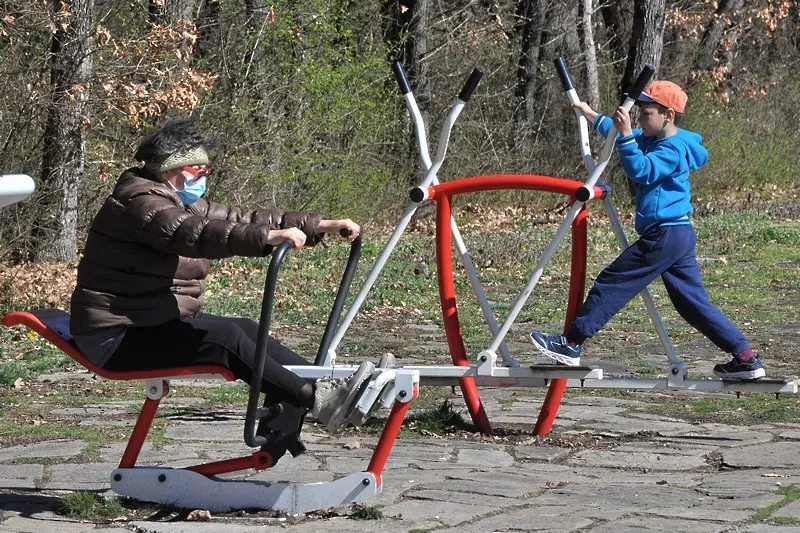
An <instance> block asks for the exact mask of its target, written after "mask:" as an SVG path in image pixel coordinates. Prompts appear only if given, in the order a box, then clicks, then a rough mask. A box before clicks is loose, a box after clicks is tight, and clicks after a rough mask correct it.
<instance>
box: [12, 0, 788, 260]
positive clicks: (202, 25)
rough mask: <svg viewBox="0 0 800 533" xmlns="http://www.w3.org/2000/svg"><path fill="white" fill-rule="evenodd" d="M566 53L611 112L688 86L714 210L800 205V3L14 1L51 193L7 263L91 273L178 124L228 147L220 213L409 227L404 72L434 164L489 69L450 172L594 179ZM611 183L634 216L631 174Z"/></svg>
mask: <svg viewBox="0 0 800 533" xmlns="http://www.w3.org/2000/svg"><path fill="white" fill-rule="evenodd" d="M557 56H562V57H563V58H564V60H565V61H566V63H567V65H568V66H569V68H570V70H571V72H572V74H573V76H574V77H575V79H576V86H577V88H578V92H579V95H581V97H582V98H583V99H585V100H587V101H588V102H589V103H590V104H592V105H593V106H595V107H597V108H598V109H599V110H601V111H606V112H609V111H611V110H612V109H613V107H614V105H615V104H616V102H617V101H618V100H619V95H620V93H621V88H624V87H627V86H628V84H629V82H630V81H631V80H632V79H633V78H635V76H636V74H638V72H639V71H640V70H641V69H642V68H643V66H644V65H646V64H650V65H653V66H655V67H656V68H657V71H656V77H657V78H662V79H670V80H673V81H675V82H677V83H679V84H681V85H683V86H684V87H685V88H686V90H687V92H688V93H689V107H688V110H687V117H686V122H685V126H686V127H687V128H689V129H693V130H696V131H698V132H700V133H701V134H702V135H703V136H704V138H705V141H706V145H707V146H708V147H709V150H710V152H711V163H710V164H709V165H707V167H706V168H704V169H703V170H702V171H700V172H698V173H697V174H696V176H695V179H694V187H695V189H694V192H695V195H696V198H697V203H698V204H699V205H700V206H701V207H702V206H703V205H705V206H706V207H707V208H708V206H712V205H714V204H715V203H718V202H722V203H724V200H725V198H731V197H736V198H746V199H748V200H749V199H751V197H764V196H766V197H768V198H770V197H771V198H778V199H781V198H783V199H788V200H789V201H794V202H795V203H796V193H795V192H794V189H795V188H796V186H797V185H798V182H800V180H799V179H798V176H800V173H799V172H798V170H800V168H799V167H800V165H798V154H800V134H799V133H798V131H797V130H798V123H800V110H798V105H800V75H798V72H797V65H798V62H800V2H797V1H789V0H782V1H779V0H721V1H719V2H717V1H707V0H706V1H703V0H650V1H647V0H623V1H620V2H610V1H605V0H578V1H576V2H566V1H563V0H515V1H512V0H359V1H356V0H295V1H284V0H275V1H266V0H244V1H238V0H228V1H220V0H126V1H123V0H46V1H45V0H34V1H29V2H20V1H17V0H15V1H2V0H0V79H2V80H3V83H2V85H0V173H5V174H8V173H26V174H29V175H31V176H32V177H34V179H35V180H36V182H37V192H36V193H35V194H34V196H32V198H31V199H30V200H27V201H25V202H22V203H20V204H17V205H16V206H12V207H9V208H6V209H4V210H3V211H2V212H0V261H3V262H19V261H27V260H33V261H36V262H39V263H42V262H54V261H65V260H66V261H69V260H71V259H74V258H75V256H76V254H77V253H79V252H80V247H81V246H82V243H83V238H84V233H85V230H86V227H87V225H88V223H89V222H90V220H91V217H92V216H93V214H94V212H95V211H96V209H97V207H98V206H99V203H100V202H101V201H102V200H103V198H104V197H105V196H106V195H107V194H108V193H109V191H110V190H111V188H112V187H113V185H114V182H115V180H116V178H117V176H118V175H119V173H120V172H121V171H122V170H124V169H125V168H127V167H130V166H133V165H135V164H136V162H135V161H133V160H132V154H133V152H134V150H135V147H136V144H137V141H138V139H139V138H140V137H141V136H142V135H143V133H144V132H146V131H147V130H148V128H150V127H152V126H154V125H155V124H157V123H158V122H160V121H161V120H163V119H164V118H165V117H170V116H176V115H190V116H193V117H195V118H197V119H198V120H199V122H200V123H201V124H202V125H203V127H205V128H207V129H208V131H209V133H211V134H213V135H214V137H215V139H216V140H217V142H216V146H215V148H214V151H213V161H212V166H213V168H214V173H213V174H212V176H213V179H210V181H209V183H210V190H209V195H210V197H211V199H213V200H215V201H220V202H235V203H240V204H243V205H248V206H253V207H255V206H272V205H277V206H280V207H282V208H286V209H311V210H317V211H320V212H323V213H326V214H329V215H331V216H336V217H338V216H347V217H350V218H353V219H356V220H359V221H361V222H363V221H380V220H382V219H385V220H386V221H394V220H395V219H396V213H397V212H398V211H400V210H401V209H402V208H403V207H405V205H406V204H407V198H408V197H407V192H408V189H409V188H410V187H411V186H413V185H415V184H416V183H418V181H419V179H420V168H419V162H418V157H417V153H416V145H415V139H414V135H413V129H412V124H411V122H410V120H409V117H408V114H407V112H406V109H405V104H404V101H403V99H402V97H401V96H400V95H399V93H398V90H397V87H396V84H395V81H394V78H393V76H392V74H391V69H390V65H391V63H392V61H394V60H395V59H400V60H402V61H403V63H404V64H405V67H406V70H407V71H408V73H409V76H410V78H411V84H412V87H413V89H414V93H415V96H416V99H417V101H418V103H419V105H420V107H421V109H422V111H423V115H424V116H425V118H426V122H427V124H428V127H429V134H428V137H429V139H430V140H431V142H432V143H433V144H434V146H432V147H431V152H432V153H434V152H435V141H436V139H437V138H438V132H439V128H440V127H441V122H442V119H443V117H444V115H445V114H446V113H447V111H448V110H449V108H450V107H451V106H452V104H453V102H454V99H455V96H456V95H457V94H458V92H459V90H460V88H461V86H462V85H463V83H464V82H465V80H466V79H467V77H468V76H469V74H470V72H471V71H472V69H473V68H474V67H480V68H481V69H483V70H484V72H485V76H484V78H483V80H482V81H481V83H480V85H479V86H478V89H477V91H476V92H475V94H474V95H473V97H472V99H471V100H470V102H469V104H468V106H467V107H466V108H465V110H464V112H463V113H462V114H461V117H460V118H459V120H458V122H457V124H456V128H455V130H454V134H453V138H452V140H451V143H450V147H449V151H448V157H447V159H446V160H445V165H444V167H443V169H442V171H441V172H440V178H441V179H453V178H456V177H460V176H469V175H479V174H494V173H500V172H506V173H508V172H525V173H538V174H549V175H555V176H563V177H568V178H575V179H582V178H584V177H585V171H584V170H583V168H582V167H581V160H580V157H579V153H578V146H577V135H576V128H575V119H574V114H573V112H572V110H571V109H570V108H569V105H568V103H567V100H566V98H565V97H564V95H563V90H562V88H561V86H560V84H559V82H558V79H557V76H556V75H555V71H554V67H553V61H552V60H553V59H554V58H555V57H557ZM607 177H608V178H609V179H610V181H611V183H612V186H616V190H617V191H618V192H617V193H616V198H617V200H616V201H617V204H618V207H622V208H625V207H626V206H627V205H628V202H629V198H628V196H627V188H626V187H625V183H624V181H623V178H622V177H621V174H620V172H619V170H618V168H615V169H612V171H611V172H610V174H609V175H608V176H607ZM792 198H793V200H792ZM481 201H482V202H485V203H488V204H492V203H495V204H496V205H500V204H502V205H504V206H507V205H509V204H511V205H525V206H530V205H531V203H532V202H537V201H539V200H532V199H531V197H530V195H528V196H525V195H522V194H511V193H508V194H496V195H487V196H485V197H482V200H481Z"/></svg>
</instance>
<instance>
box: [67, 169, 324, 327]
mask: <svg viewBox="0 0 800 533" xmlns="http://www.w3.org/2000/svg"><path fill="white" fill-rule="evenodd" d="M320 218H321V217H320V216H319V215H315V214H313V213H304V212H289V213H285V214H282V213H281V212H279V211H277V210H274V209H259V210H255V211H247V210H244V209H241V208H238V207H228V206H225V205H221V204H216V203H213V202H209V201H207V200H205V199H203V198H201V199H200V200H198V201H197V202H195V203H193V204H192V205H189V206H184V205H183V203H181V200H180V199H179V198H178V196H177V195H176V194H175V192H174V191H173V190H172V189H171V188H170V187H169V186H168V185H166V184H164V183H160V182H158V181H155V177H154V176H152V175H151V174H149V173H148V172H147V171H145V170H144V169H141V168H131V169H128V170H126V171H125V172H124V173H123V174H122V176H120V178H119V181H117V185H116V187H115V188H114V192H113V193H112V194H111V195H110V196H109V197H108V198H107V199H106V201H105V203H104V204H103V206H102V207H101V208H100V211H98V213H97V215H96V216H95V218H94V220H93V221H92V225H91V228H90V230H89V236H88V238H87V240H86V247H85V249H84V253H83V258H82V259H81V261H80V263H79V264H78V283H77V286H76V287H75V291H74V292H73V293H72V301H71V304H70V316H71V319H70V329H71V330H72V333H73V334H76V333H86V332H88V331H92V330H95V329H99V328H106V327H111V326H134V327H148V326H157V325H160V324H164V323H166V322H168V321H170V320H173V319H176V318H179V317H188V316H195V315H197V313H199V312H200V310H201V309H202V307H203V291H204V289H205V281H204V280H205V277H206V275H207V274H208V269H209V261H208V260H209V259H216V258H223V257H232V256H235V255H242V256H250V257H259V256H264V255H268V254H269V253H271V252H272V246H270V245H268V244H267V235H268V233H269V231H270V230H273V229H283V228H290V227H296V228H299V229H300V230H301V231H303V232H304V233H305V234H306V245H313V244H316V242H317V241H318V240H319V237H318V236H317V235H316V228H317V225H318V224H319V222H320Z"/></svg>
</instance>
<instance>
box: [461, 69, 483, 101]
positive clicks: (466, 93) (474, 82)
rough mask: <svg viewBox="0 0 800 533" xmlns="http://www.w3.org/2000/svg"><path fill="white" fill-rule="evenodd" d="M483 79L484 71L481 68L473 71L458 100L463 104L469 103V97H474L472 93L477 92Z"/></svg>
mask: <svg viewBox="0 0 800 533" xmlns="http://www.w3.org/2000/svg"><path fill="white" fill-rule="evenodd" d="M481 78H483V71H482V70H481V69H479V68H476V69H475V70H473V71H472V74H470V76H469V79H468V80H467V83H466V84H465V85H464V88H463V89H461V92H460V93H458V99H459V100H461V101H462V102H469V97H470V96H472V92H473V91H474V90H475V87H477V86H478V83H480V81H481Z"/></svg>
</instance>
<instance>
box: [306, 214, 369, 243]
mask: <svg viewBox="0 0 800 533" xmlns="http://www.w3.org/2000/svg"><path fill="white" fill-rule="evenodd" d="M317 233H338V234H340V235H342V236H343V237H344V236H347V240H348V241H349V242H353V241H354V240H356V237H358V236H359V235H360V234H361V228H360V227H359V226H358V224H356V223H355V222H353V221H352V220H350V219H349V218H345V219H341V220H321V221H320V223H319V224H318V225H317Z"/></svg>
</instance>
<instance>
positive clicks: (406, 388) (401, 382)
mask: <svg viewBox="0 0 800 533" xmlns="http://www.w3.org/2000/svg"><path fill="white" fill-rule="evenodd" d="M396 372H397V373H396V375H395V380H394V390H395V396H394V398H395V400H397V401H398V402H402V403H408V402H410V401H411V400H413V399H414V398H415V397H416V395H415V392H414V391H416V390H419V372H418V371H416V370H404V369H402V368H401V369H398V370H397V371H396Z"/></svg>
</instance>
